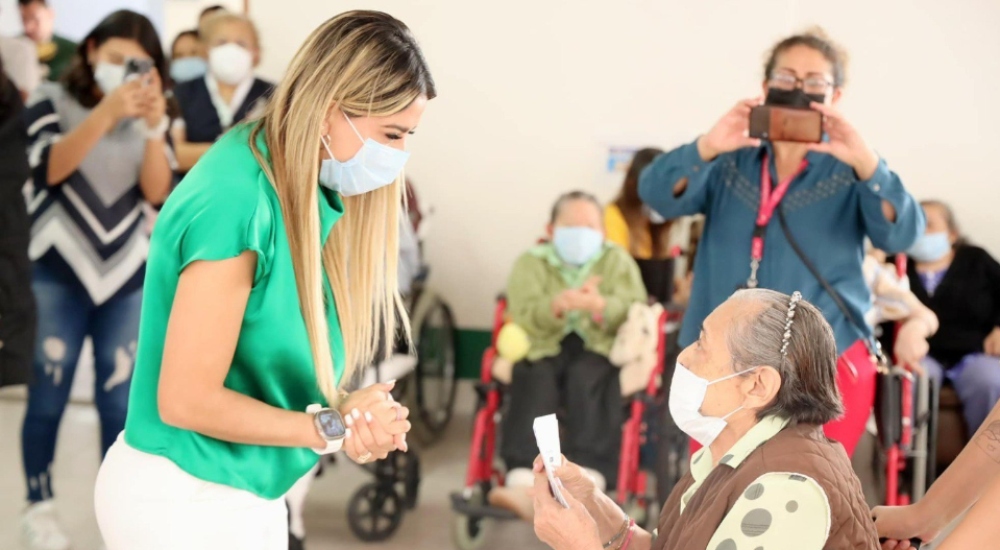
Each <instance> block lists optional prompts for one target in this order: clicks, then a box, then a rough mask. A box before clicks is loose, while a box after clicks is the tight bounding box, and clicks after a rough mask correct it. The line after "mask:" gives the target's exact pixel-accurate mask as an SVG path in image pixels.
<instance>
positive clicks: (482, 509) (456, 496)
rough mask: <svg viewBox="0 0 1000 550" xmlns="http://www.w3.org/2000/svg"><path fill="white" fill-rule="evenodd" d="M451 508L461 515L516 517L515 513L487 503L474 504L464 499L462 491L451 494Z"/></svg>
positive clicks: (499, 517) (500, 517) (497, 517)
mask: <svg viewBox="0 0 1000 550" xmlns="http://www.w3.org/2000/svg"><path fill="white" fill-rule="evenodd" d="M451 509H452V510H454V511H455V512H456V513H458V514H462V515H463V516H471V517H475V518H494V519H517V514H515V513H514V512H511V511H510V510H504V509H503V508H496V507H494V506H490V505H488V504H475V503H472V502H469V501H468V500H465V497H463V496H462V493H452V494H451Z"/></svg>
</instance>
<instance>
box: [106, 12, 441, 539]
mask: <svg viewBox="0 0 1000 550" xmlns="http://www.w3.org/2000/svg"><path fill="white" fill-rule="evenodd" d="M434 96H435V89H434V83H433V80H432V78H431V76H430V73H429V71H428V69H427V65H426V63H425V61H424V59H423V56H422V54H421V53H420V49H419V47H418V46H417V44H416V42H415V40H414V38H413V36H412V35H411V34H410V32H409V30H408V29H407V28H406V26H405V25H403V24H402V23H401V22H399V21H397V20H396V19H394V18H392V17H390V16H388V15H386V14H383V13H378V12H349V13H345V14H342V15H339V16H337V17H334V18H333V19H330V20H329V21H327V22H326V23H324V24H323V25H321V26H320V28H318V29H317V30H316V31H314V32H313V34H312V35H311V36H310V37H309V38H308V39H307V41H306V43H305V44H304V45H303V46H302V48H301V49H300V50H299V52H298V53H297V54H296V56H295V58H294V59H293V61H292V63H291V64H290V66H289V68H288V72H287V74H286V75H285V78H284V80H283V81H282V82H281V83H280V84H279V86H278V87H277V89H276V91H275V93H274V95H273V96H272V98H271V100H270V106H269V108H268V110H267V112H266V114H265V115H264V116H263V118H262V119H261V120H259V121H256V122H252V123H249V124H246V125H243V126H238V127H236V128H235V129H234V130H233V131H231V132H229V133H228V134H227V135H225V136H223V137H222V138H221V139H220V140H219V142H218V143H217V144H216V145H215V146H214V147H213V148H212V149H211V150H209V151H208V153H206V154H205V156H204V157H202V159H201V161H199V163H198V164H197V165H196V166H195V167H194V168H193V169H192V170H191V172H189V173H188V175H187V177H186V178H185V179H184V181H183V182H181V184H180V186H179V187H178V188H177V190H176V191H175V192H174V193H173V195H172V196H171V197H170V199H169V200H168V201H167V203H166V205H165V206H164V208H163V210H162V213H161V215H160V217H159V220H158V222H157V227H156V230H155V231H154V234H153V238H152V242H151V249H150V253H149V265H148V268H147V275H146V282H145V300H144V302H143V307H142V320H141V326H140V330H139V342H138V356H137V359H136V365H135V373H134V378H133V382H132V393H131V401H130V403H129V412H128V421H127V423H126V427H125V432H124V434H123V436H122V437H120V438H119V440H118V442H117V443H116V444H115V445H114V446H113V447H112V448H111V450H110V451H109V453H108V456H107V459H106V460H105V462H104V464H103V466H102V468H101V472H100V474H99V476H98V480H97V487H96V492H95V499H96V509H97V517H98V523H99V524H100V527H101V532H102V534H103V536H104V539H105V542H106V544H107V546H108V549H109V550H126V549H127V550H134V549H136V548H142V549H144V550H159V549H171V550H173V549H178V550H180V549H183V550H191V549H202V548H205V549H208V548H213V549H214V548H240V549H249V550H257V549H259V550H278V549H283V548H287V541H288V539H287V533H288V531H287V519H286V510H285V505H284V502H283V500H282V496H283V495H284V494H285V493H286V492H287V491H288V489H289V488H290V487H291V486H292V485H293V484H294V483H295V481H296V480H298V479H299V478H300V477H301V476H303V475H304V474H306V473H307V472H309V471H310V470H311V469H312V467H313V466H314V465H315V464H316V462H317V460H318V457H319V455H320V454H324V453H330V452H336V451H338V450H340V449H341V448H342V449H343V450H344V451H345V452H346V453H347V455H348V456H349V457H350V458H351V459H353V460H355V461H357V462H360V463H364V462H367V461H370V460H375V459H381V458H385V457H386V456H387V454H388V453H389V452H390V451H393V450H396V449H399V450H403V451H405V450H406V449H407V445H406V441H405V435H406V433H407V432H408V430H409V428H410V424H409V422H408V421H407V420H406V418H407V415H408V414H409V412H408V411H407V410H406V409H405V408H404V407H401V406H400V405H399V404H397V403H395V402H393V401H392V400H391V398H390V397H389V394H388V392H389V390H390V389H391V384H381V385H377V386H374V387H371V388H368V389H366V390H361V391H358V392H355V393H352V394H349V395H348V394H343V393H342V391H341V390H340V388H341V387H342V386H343V385H345V384H347V383H349V382H350V381H351V380H353V379H354V375H355V374H356V372H355V371H356V367H357V366H359V365H367V364H371V362H372V361H373V360H374V359H375V358H376V356H377V355H378V354H379V353H387V352H388V351H389V350H387V349H377V348H379V344H378V341H379V331H378V330H377V327H380V326H383V327H385V329H386V330H387V331H388V333H389V334H393V333H395V332H396V330H397V321H396V319H397V317H396V316H397V315H399V316H400V318H403V319H405V316H404V314H403V311H402V308H401V301H400V298H399V295H398V293H397V291H396V288H397V284H396V257H397V253H396V249H397V247H398V242H397V228H398V215H399V204H400V201H401V195H400V189H401V186H400V180H401V176H402V168H403V165H404V164H405V161H406V160H407V157H408V154H407V153H406V152H405V145H406V137H407V136H408V135H409V134H412V133H413V130H414V129H415V128H416V126H417V124H418V122H419V121H420V118H421V115H422V114H423V111H424V107H425V105H426V103H427V101H428V100H430V99H432V98H433V97H434ZM404 325H405V322H404ZM386 340H387V341H388V342H391V341H392V338H388V339H386ZM307 410H308V412H307Z"/></svg>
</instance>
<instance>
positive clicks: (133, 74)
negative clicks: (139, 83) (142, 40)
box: [125, 57, 153, 82]
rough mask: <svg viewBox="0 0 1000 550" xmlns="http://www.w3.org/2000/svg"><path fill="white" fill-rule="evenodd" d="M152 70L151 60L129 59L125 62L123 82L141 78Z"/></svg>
mask: <svg viewBox="0 0 1000 550" xmlns="http://www.w3.org/2000/svg"><path fill="white" fill-rule="evenodd" d="M152 70H153V60H152V59H136V58H134V57H130V58H128V59H126V60H125V82H131V81H133V80H136V79H139V78H143V77H145V76H146V75H148V74H149V72H150V71H152Z"/></svg>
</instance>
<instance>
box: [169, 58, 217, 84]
mask: <svg viewBox="0 0 1000 550" xmlns="http://www.w3.org/2000/svg"><path fill="white" fill-rule="evenodd" d="M207 71H208V63H206V62H205V60H204V59H202V58H200V57H182V58H180V59H175V60H173V61H171V62H170V78H172V79H174V82H186V81H188V80H194V79H196V78H201V77H203V76H205V73H206V72H207Z"/></svg>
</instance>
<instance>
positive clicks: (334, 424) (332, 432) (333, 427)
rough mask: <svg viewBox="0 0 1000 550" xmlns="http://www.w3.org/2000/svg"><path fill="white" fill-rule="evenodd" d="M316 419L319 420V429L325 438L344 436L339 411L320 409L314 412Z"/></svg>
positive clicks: (342, 421) (344, 430) (344, 431)
mask: <svg viewBox="0 0 1000 550" xmlns="http://www.w3.org/2000/svg"><path fill="white" fill-rule="evenodd" d="M316 419H317V420H319V426H320V429H321V430H323V435H324V436H325V437H326V438H327V439H339V438H342V437H344V434H345V433H346V429H345V427H344V419H343V417H341V416H340V413H339V412H337V411H334V410H330V409H326V410H322V411H320V412H319V413H317V414H316Z"/></svg>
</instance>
